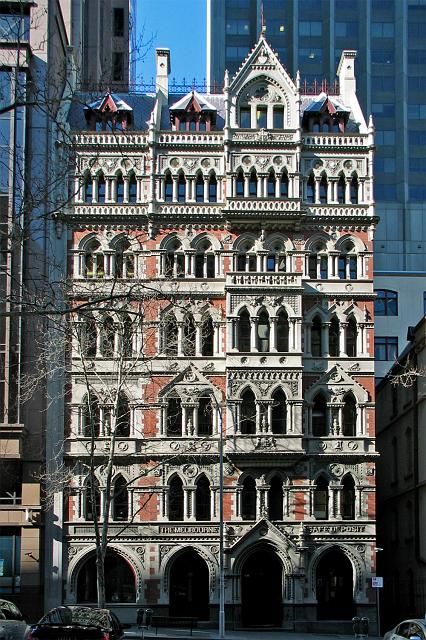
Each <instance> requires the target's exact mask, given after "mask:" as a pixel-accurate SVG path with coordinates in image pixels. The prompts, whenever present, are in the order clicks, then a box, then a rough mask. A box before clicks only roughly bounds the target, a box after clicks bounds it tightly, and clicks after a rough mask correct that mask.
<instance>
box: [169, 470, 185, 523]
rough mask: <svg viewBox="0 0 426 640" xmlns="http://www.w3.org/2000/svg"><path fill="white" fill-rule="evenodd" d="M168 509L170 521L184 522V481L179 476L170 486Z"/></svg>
mask: <svg viewBox="0 0 426 640" xmlns="http://www.w3.org/2000/svg"><path fill="white" fill-rule="evenodd" d="M168 507H169V509H168V511H169V520H177V521H179V520H183V486H182V480H181V479H180V478H178V477H177V476H174V478H172V480H171V481H170V484H169V500H168Z"/></svg>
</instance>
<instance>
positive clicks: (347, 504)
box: [342, 475, 355, 520]
mask: <svg viewBox="0 0 426 640" xmlns="http://www.w3.org/2000/svg"><path fill="white" fill-rule="evenodd" d="M342 518H343V520H355V483H354V481H353V478H352V476H350V475H347V476H345V477H344V478H343V481H342Z"/></svg>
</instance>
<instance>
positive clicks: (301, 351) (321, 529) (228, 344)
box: [64, 37, 376, 630]
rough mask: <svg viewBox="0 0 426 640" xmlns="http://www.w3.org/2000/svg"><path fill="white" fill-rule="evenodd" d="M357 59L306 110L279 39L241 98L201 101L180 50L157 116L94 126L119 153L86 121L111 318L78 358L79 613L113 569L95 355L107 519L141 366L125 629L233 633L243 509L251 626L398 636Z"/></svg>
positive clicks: (146, 111) (100, 270)
mask: <svg viewBox="0 0 426 640" xmlns="http://www.w3.org/2000/svg"><path fill="white" fill-rule="evenodd" d="M354 57H355V55H354V52H351V51H349V52H344V53H343V54H342V61H341V64H340V66H339V70H338V73H339V80H340V95H339V96H326V95H325V94H321V95H318V96H304V95H301V93H300V89H299V85H298V79H296V81H293V80H292V79H291V78H290V77H289V76H288V74H287V73H286V71H285V69H283V67H282V66H281V65H280V63H279V61H278V60H277V58H276V56H275V54H274V53H273V51H272V50H271V49H270V47H269V46H268V44H267V42H266V41H265V39H264V38H263V37H261V39H260V41H259V42H258V43H257V45H256V46H255V48H254V49H253V51H252V52H251V53H250V54H249V56H248V57H247V59H246V60H245V61H244V63H243V64H242V66H241V68H240V70H239V71H238V73H237V74H236V76H235V77H234V78H233V79H229V78H226V79H225V89H224V93H223V94H221V95H209V96H201V95H199V94H197V92H195V91H194V92H192V93H191V94H189V95H188V96H185V97H183V98H182V97H176V96H171V95H169V94H168V84H167V72H166V69H167V68H168V66H169V61H168V52H167V51H158V52H157V69H158V78H157V86H158V87H159V90H158V92H157V95H156V96H155V97H152V96H137V97H135V96H121V97H120V98H118V97H117V96H111V95H107V96H104V98H102V99H101V100H99V101H97V102H94V103H92V104H90V105H88V106H87V107H86V109H85V113H86V121H87V123H89V124H90V123H92V125H93V126H92V125H91V126H92V129H96V128H97V127H98V125H99V127H98V128H99V129H100V130H99V132H96V131H94V130H89V131H84V129H85V128H87V124H85V123H84V121H83V118H82V115H83V109H82V108H81V105H74V107H73V109H72V112H71V127H72V128H73V129H74V130H75V131H76V133H75V143H76V147H75V148H76V169H75V182H74V184H75V196H74V199H73V204H72V205H71V206H70V207H69V208H68V210H67V211H66V212H65V213H66V217H67V220H68V224H69V228H70V231H71V235H70V265H71V278H72V289H73V296H74V298H75V300H76V303H78V302H81V301H85V300H90V299H91V298H92V299H93V296H94V295H95V294H96V295H99V292H101V293H102V292H103V293H104V294H105V299H106V300H109V301H110V304H109V305H107V306H108V309H107V308H106V307H105V306H102V305H100V306H99V305H98V308H97V309H95V310H94V311H93V317H92V318H91V319H90V320H88V318H87V316H86V317H85V318H84V319H83V320H82V319H81V318H80V320H79V321H80V322H81V327H80V333H79V334H78V335H80V336H81V335H83V336H86V339H85V342H84V341H83V343H82V342H80V343H79V341H78V340H76V342H75V344H74V345H73V353H72V358H71V368H70V378H71V379H70V403H69V431H68V437H67V439H66V445H65V456H66V462H67V464H70V465H72V464H75V461H76V459H77V458H78V459H79V460H80V463H79V464H80V472H79V473H76V475H75V479H74V486H73V487H72V490H71V496H70V498H69V502H68V515H67V522H66V525H65V527H64V545H65V546H68V553H64V574H65V578H66V579H65V584H66V588H65V601H66V602H76V601H82V600H83V601H84V600H85V601H90V593H91V592H90V588H86V587H87V585H86V586H85V584H86V583H87V580H88V579H89V577H90V570H89V569H88V568H87V567H88V565H89V564H90V558H91V556H92V554H93V548H94V538H93V532H92V527H91V525H90V514H89V511H90V509H89V507H90V505H88V501H87V495H86V493H85V492H86V489H85V475H84V474H85V469H86V468H87V462H88V461H87V459H85V448H84V447H85V441H86V440H87V432H86V431H87V430H86V426H85V424H86V422H85V421H86V420H87V415H86V414H87V400H85V398H86V396H87V386H86V384H85V383H84V380H83V377H82V375H81V372H80V368H79V367H80V365H79V362H80V356H81V353H82V351H83V357H84V360H85V362H86V363H88V364H89V367H88V369H86V371H88V372H89V374H88V375H89V378H90V381H91V385H92V387H93V388H94V389H95V391H96V403H97V404H96V407H95V410H96V411H97V412H99V418H98V422H99V434H98V438H97V442H96V447H97V448H96V452H98V451H99V470H98V472H97V479H98V482H99V491H100V494H101V496H100V500H102V492H103V491H104V490H105V488H104V484H103V475H102V474H103V470H102V452H103V450H104V447H105V442H108V443H109V440H105V436H106V435H109V431H108V429H109V428H110V424H111V419H110V417H109V416H110V415H111V414H110V408H109V406H110V404H111V399H110V397H111V390H110V389H106V390H105V389H104V388H103V386H102V384H101V383H100V382H99V380H100V379H103V378H105V376H107V377H108V376H109V380H110V382H111V380H113V379H114V376H115V375H117V371H116V362H117V358H119V357H120V356H121V355H123V353H124V352H125V353H124V356H125V360H126V362H127V363H131V366H130V365H129V366H128V367H127V369H126V375H127V378H126V382H125V385H124V386H123V387H122V389H123V397H125V399H124V400H123V401H122V402H123V403H125V407H126V409H125V411H124V413H123V415H125V416H126V425H125V427H126V428H125V429H122V430H121V431H120V433H117V438H116V443H115V446H116V454H117V455H116V460H115V462H116V465H115V468H114V482H121V483H123V482H124V485H125V486H126V488H125V491H123V492H122V495H123V494H124V495H125V496H126V500H127V505H125V506H124V507H122V508H121V511H120V509H119V508H118V507H117V508H116V507H115V506H114V504H113V507H112V509H113V513H112V522H111V525H110V528H111V531H113V532H116V533H117V535H116V537H114V539H113V540H112V542H111V544H110V549H111V559H110V562H111V564H110V565H109V571H110V572H111V573H110V575H111V583H113V582H114V580H116V577H117V575H121V582H122V583H126V585H127V586H126V589H127V591H123V590H122V591H121V592H120V594H115V593H114V594H111V593H110V600H111V605H113V606H115V607H116V608H117V609H118V610H119V611H120V614H121V615H122V617H126V616H128V617H129V618H130V619H131V618H132V616H134V615H135V614H134V611H133V613H126V611H127V612H128V611H129V610H130V611H131V610H132V605H133V607H136V606H140V605H149V606H150V607H152V608H153V609H154V610H155V612H157V613H158V612H161V613H164V614H166V613H170V614H172V615H179V614H180V615H192V616H194V617H198V618H201V619H207V620H211V621H214V620H216V619H217V609H218V602H219V531H220V501H221V498H222V497H223V511H224V541H225V554H224V557H225V591H226V617H227V621H228V624H232V625H241V624H243V625H259V624H260V625H262V624H270V623H272V624H275V625H277V626H285V627H287V628H295V629H299V630H308V629H309V628H310V625H311V623H315V625H316V628H318V624H320V623H319V622H318V621H320V620H323V621H325V620H327V621H329V622H328V623H327V625H328V626H329V627H330V626H331V627H333V624H334V623H333V622H332V621H333V620H335V619H340V620H341V619H342V618H345V619H348V620H349V619H350V618H351V617H352V615H355V614H356V615H368V616H369V617H370V618H372V619H373V618H374V615H375V613H374V612H375V596H374V593H373V592H372V590H371V588H370V578H371V575H372V574H374V562H375V554H374V549H375V508H374V498H375V475H374V467H375V457H376V450H375V441H374V436H375V426H374V377H373V376H374V368H373V344H374V342H373V284H372V274H373V265H372V242H373V233H374V226H375V223H376V220H375V217H374V206H373V198H372V181H373V176H372V166H373V163H372V159H373V148H374V140H373V127H372V124H371V122H370V124H369V125H367V124H366V122H365V119H364V117H363V115H362V113H361V110H360V107H359V105H358V102H357V98H356V94H355V76H354ZM106 107H108V108H106ZM95 123H96V124H95ZM118 123H119V124H120V126H119V127H118ZM114 126H115V127H116V130H115V131H114V130H113V131H111V132H107V131H105V129H108V127H111V128H112V129H114ZM118 128H119V129H120V130H117V129H118ZM147 288H149V289H150V291H152V292H155V295H152V296H151V297H149V301H148V302H149V303H148V302H147V295H146V292H147ZM112 292H113V293H112ZM113 294H114V295H113ZM108 296H113V297H110V298H108ZM114 296H118V298H119V303H118V302H117V298H116V297H114ZM123 297H125V298H126V301H127V303H128V313H130V314H134V315H137V316H138V318H139V322H138V324H137V326H135V324H134V323H132V322H130V320H123V319H122V316H120V313H122V309H123V307H122V301H123ZM111 301H112V302H111ZM114 305H115V307H114ZM111 306H112V307H114V308H113V309H111V308H110V307H111ZM119 307H120V311H119ZM98 318H100V319H101V322H100V324H98V325H97V324H96V323H97V319H98ZM126 322H129V323H130V325H131V327H132V329H131V330H130V329H129V331H130V333H129V334H126V333H125V331H126V328H125V327H126V325H125V323H126ZM91 323H92V324H91ZM102 323H103V324H102ZM130 325H129V326H130ZM120 327H122V330H121V333H120ZM123 327H124V328H123ZM126 336H127V337H126ZM111 384H112V385H113V382H111ZM97 415H98V414H97ZM221 438H222V439H223V440H222V441H223V447H224V467H223V477H224V489H223V496H221V493H220V466H219V448H220V442H221ZM108 446H110V445H108ZM96 455H97V454H96ZM124 485H123V484H122V485H121V486H124ZM117 500H118V498H117ZM121 502H122V500H121ZM123 563H124V565H125V566H127V567H131V576H133V577H132V578H131V579H129V578H128V574H126V569H125V568H124V569H123V566H124V565H123ZM117 567H118V568H117ZM120 567H121V568H120ZM120 571H122V573H121V574H120ZM117 572H118V573H117ZM123 576H124V577H123ZM126 576H127V577H126ZM126 581H127V582H126ZM132 581H133V582H132ZM127 583H128V584H127ZM113 596H114V597H113ZM107 597H108V593H107ZM323 626H324V628H325V626H326V623H325V622H324V623H323ZM339 629H341V625H340V627H339Z"/></svg>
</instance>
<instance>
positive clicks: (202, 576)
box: [169, 549, 209, 620]
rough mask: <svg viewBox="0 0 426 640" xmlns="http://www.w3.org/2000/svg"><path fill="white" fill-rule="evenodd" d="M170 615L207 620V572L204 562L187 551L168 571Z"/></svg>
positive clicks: (193, 553) (190, 551)
mask: <svg viewBox="0 0 426 640" xmlns="http://www.w3.org/2000/svg"><path fill="white" fill-rule="evenodd" d="M169 608H170V615H171V616H189V617H192V618H199V619H200V620H208V619H209V570H208V568H207V565H206V563H205V561H204V560H203V559H202V558H200V556H199V555H198V554H197V553H196V552H195V551H194V550H193V549H188V551H185V552H184V553H182V554H181V555H179V556H178V557H177V558H176V560H174V562H173V564H172V566H171V569H170V603H169Z"/></svg>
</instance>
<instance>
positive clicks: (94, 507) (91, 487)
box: [83, 476, 101, 520]
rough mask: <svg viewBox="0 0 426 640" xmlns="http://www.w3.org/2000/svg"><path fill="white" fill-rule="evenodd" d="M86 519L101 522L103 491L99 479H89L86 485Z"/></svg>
mask: <svg viewBox="0 0 426 640" xmlns="http://www.w3.org/2000/svg"><path fill="white" fill-rule="evenodd" d="M84 488H85V494H84V498H85V499H84V506H83V509H84V517H85V519H86V520H99V518H100V515H101V490H100V487H99V482H98V480H97V478H95V477H94V476H92V478H91V479H90V478H88V479H87V480H86V482H85V485H84Z"/></svg>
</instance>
